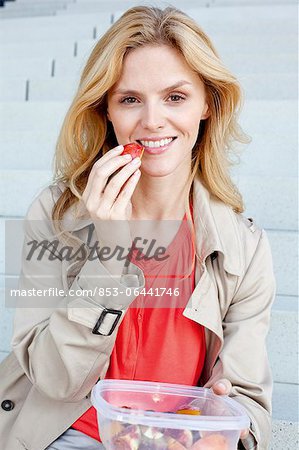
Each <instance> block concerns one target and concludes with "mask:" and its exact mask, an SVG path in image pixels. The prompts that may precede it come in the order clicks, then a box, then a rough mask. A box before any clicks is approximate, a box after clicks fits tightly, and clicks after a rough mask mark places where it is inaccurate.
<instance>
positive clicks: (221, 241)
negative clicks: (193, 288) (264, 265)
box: [63, 176, 242, 276]
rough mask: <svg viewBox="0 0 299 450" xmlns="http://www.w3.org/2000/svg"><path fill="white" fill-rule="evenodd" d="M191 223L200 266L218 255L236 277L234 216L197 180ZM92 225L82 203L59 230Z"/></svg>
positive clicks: (238, 268) (238, 249)
mask: <svg viewBox="0 0 299 450" xmlns="http://www.w3.org/2000/svg"><path fill="white" fill-rule="evenodd" d="M193 219H194V226H195V234H196V237H195V240H196V250H197V255H198V256H199V257H200V262H201V263H202V264H203V263H204V261H205V259H206V258H207V257H208V256H209V255H210V254H212V253H214V252H221V253H222V254H223V261H224V269H225V270H226V271H227V272H229V273H231V274H233V275H238V276H240V275H241V273H242V267H241V261H242V258H241V242H240V237H239V232H238V223H237V217H236V213H235V212H234V211H232V209H231V208H230V207H229V206H227V205H225V204H224V203H223V202H221V201H220V200H218V199H217V198H216V197H214V196H212V195H211V194H210V192H209V191H208V190H207V189H206V188H205V186H204V185H203V183H202V182H201V180H200V178H199V176H197V177H196V178H195V179H194V182H193ZM92 224H93V223H92V220H91V218H90V216H89V214H88V213H87V211H86V208H85V206H84V204H83V202H82V201H79V202H78V203H77V204H76V205H73V206H72V207H71V208H69V209H68V210H67V211H66V213H65V216H64V218H63V227H64V229H66V230H68V231H79V230H82V229H83V228H85V227H87V226H90V225H92Z"/></svg>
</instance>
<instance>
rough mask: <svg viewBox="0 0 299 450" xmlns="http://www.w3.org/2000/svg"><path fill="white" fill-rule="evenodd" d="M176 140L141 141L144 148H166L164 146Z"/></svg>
mask: <svg viewBox="0 0 299 450" xmlns="http://www.w3.org/2000/svg"><path fill="white" fill-rule="evenodd" d="M173 139H174V138H167V139H161V141H139V142H141V144H142V145H143V146H144V147H149V148H157V147H164V145H167V144H170V142H171V141H173Z"/></svg>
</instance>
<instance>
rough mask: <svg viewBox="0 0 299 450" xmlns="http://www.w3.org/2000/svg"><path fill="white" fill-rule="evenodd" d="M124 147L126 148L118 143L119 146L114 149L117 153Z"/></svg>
mask: <svg viewBox="0 0 299 450" xmlns="http://www.w3.org/2000/svg"><path fill="white" fill-rule="evenodd" d="M123 149H124V146H123V145H118V146H117V147H115V149H114V151H115V153H118V152H120V151H121V150H123Z"/></svg>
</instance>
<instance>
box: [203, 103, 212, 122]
mask: <svg viewBox="0 0 299 450" xmlns="http://www.w3.org/2000/svg"><path fill="white" fill-rule="evenodd" d="M210 115H211V114H210V111H209V106H208V104H207V103H205V106H204V109H203V111H202V114H201V118H200V119H201V120H204V119H207V118H208V117H210Z"/></svg>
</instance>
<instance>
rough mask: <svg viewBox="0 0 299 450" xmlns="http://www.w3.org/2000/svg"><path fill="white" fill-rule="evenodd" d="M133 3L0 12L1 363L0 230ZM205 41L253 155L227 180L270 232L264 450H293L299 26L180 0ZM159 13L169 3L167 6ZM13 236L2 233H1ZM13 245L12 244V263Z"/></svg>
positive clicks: (41, 181) (46, 176) (28, 197)
mask: <svg viewBox="0 0 299 450" xmlns="http://www.w3.org/2000/svg"><path fill="white" fill-rule="evenodd" d="M140 3H142V2H134V1H130V0H123V1H117V0H116V1H114V0H110V1H109V0H98V1H91V0H77V1H72V0H46V1H41V0H39V1H38V0H36V1H34V0H16V1H13V2H5V6H4V7H2V8H0V23H1V27H0V38H1V40H0V42H1V44H0V64H1V69H2V70H1V76H0V86H1V89H0V116H1V121H0V149H1V163H2V166H1V177H0V197H1V204H0V230H1V239H0V249H1V252H0V317H1V319H0V359H3V358H4V357H5V355H6V354H7V353H8V352H9V349H10V339H11V334H12V318H13V309H12V308H8V307H7V306H6V305H5V289H4V273H5V272H6V274H7V273H9V274H10V275H13V276H16V275H17V274H18V271H19V268H20V260H19V259H18V258H16V259H15V262H14V265H13V267H12V268H11V267H10V270H9V272H8V270H7V267H5V261H4V253H5V240H4V234H5V223H7V224H9V222H8V220H9V219H16V220H18V219H20V220H21V218H22V217H23V216H24V215H25V214H26V211H27V208H28V206H29V204H30V202H31V201H32V199H33V197H34V196H36V195H37V194H38V192H39V191H40V190H41V189H42V188H43V187H44V186H46V185H47V184H48V183H49V182H50V180H51V166H52V159H53V153H54V148H55V143H56V139H57V135H58V132H59V128H60V126H61V124H62V120H63V117H64V114H65V113H66V111H67V108H68V106H69V104H70V101H71V99H72V97H73V95H74V93H75V91H76V86H77V83H78V79H79V76H80V71H81V70H82V68H83V67H84V62H85V61H86V58H87V56H88V54H89V52H90V51H91V49H92V47H93V45H95V43H96V41H97V38H98V37H99V36H101V34H103V33H104V32H105V30H106V29H107V28H108V27H109V26H110V24H111V23H113V21H115V20H116V19H117V18H118V17H119V16H120V15H121V13H122V12H123V11H124V10H125V9H127V7H129V6H132V5H134V4H140ZM155 4H157V5H161V4H162V2H159V1H156V2H155ZM172 4H174V5H175V6H177V7H179V8H181V9H183V10H184V11H186V12H187V13H189V14H190V15H191V16H192V17H194V18H195V19H196V20H197V21H198V23H199V24H200V25H201V26H202V28H203V29H204V30H205V31H206V32H207V33H208V34H209V35H210V37H211V38H212V40H213V42H214V43H215V46H216V48H217V49H218V51H219V53H220V54H221V55H222V57H223V60H224V61H225V63H226V64H227V65H228V66H229V67H230V68H231V70H232V71H233V72H234V73H235V74H236V75H237V76H238V78H239V79H240V81H241V84H242V86H243V89H244V92H245V100H246V101H245V105H244V109H243V112H242V115H241V118H240V122H241V124H242V125H243V128H244V129H245V130H246V131H247V132H248V133H249V134H250V135H251V137H252V143H251V144H249V145H248V147H246V148H245V149H244V150H243V152H242V154H241V162H240V164H239V165H238V166H236V167H235V168H234V169H233V176H234V178H235V181H236V183H237V184H238V186H239V187H240V189H241V192H242V193H243V195H244V199H245V203H246V213H245V214H246V215H247V216H248V217H253V218H254V219H255V220H256V222H257V223H258V224H259V225H260V226H262V227H263V228H265V229H266V231H267V233H268V236H269V239H270V243H271V246H272V252H273V259H274V269H275V274H276V278H277V297H276V299H275V302H274V306H273V310H272V323H271V329H270V333H269V336H268V349H269V358H270V363H271V367H272V370H273V376H274V381H275V384H274V396H273V419H274V420H273V439H272V447H271V449H272V450H288V449H289V450H295V448H297V446H298V434H297V432H298V370H297V360H298V333H297V330H298V311H297V308H298V254H297V249H298V217H297V194H296V193H297V188H298V172H297V89H296V88H297V59H296V58H297V23H296V12H297V10H296V6H295V2H294V1H283V0H264V1H258V0H213V1H212V0H210V1H209V0H206V1H202V0H198V1H195V0H193V1H192V0H185V1H183V0H178V1H173V2H172ZM163 5H164V6H165V2H164V4H163ZM7 226H9V225H7ZM21 243H22V242H21V241H17V242H16V243H15V247H16V252H17V253H18V250H17V249H18V248H20V246H21Z"/></svg>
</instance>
